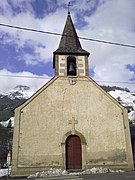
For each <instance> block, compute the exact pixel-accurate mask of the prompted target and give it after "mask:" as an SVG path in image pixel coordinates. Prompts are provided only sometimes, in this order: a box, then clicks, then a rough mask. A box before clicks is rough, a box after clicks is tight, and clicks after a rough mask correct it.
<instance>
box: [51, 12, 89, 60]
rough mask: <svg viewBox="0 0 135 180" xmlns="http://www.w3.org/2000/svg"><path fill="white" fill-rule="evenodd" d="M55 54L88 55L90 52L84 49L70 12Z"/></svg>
mask: <svg viewBox="0 0 135 180" xmlns="http://www.w3.org/2000/svg"><path fill="white" fill-rule="evenodd" d="M55 54H76V55H87V56H89V54H90V53H89V52H87V51H85V50H84V49H82V46H81V43H80V41H79V38H78V36H77V33H76V30H75V27H74V24H73V22H72V19H71V16H70V14H68V16H67V20H66V24H65V27H64V30H63V33H62V37H61V40H60V44H59V47H58V49H57V50H56V51H54V55H55ZM54 63H55V62H54Z"/></svg>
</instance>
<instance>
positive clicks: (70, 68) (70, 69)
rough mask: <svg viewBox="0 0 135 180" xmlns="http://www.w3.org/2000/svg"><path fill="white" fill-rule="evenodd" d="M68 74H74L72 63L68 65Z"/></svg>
mask: <svg viewBox="0 0 135 180" xmlns="http://www.w3.org/2000/svg"><path fill="white" fill-rule="evenodd" d="M69 72H70V73H71V72H72V73H74V72H75V68H74V64H73V63H70V65H69Z"/></svg>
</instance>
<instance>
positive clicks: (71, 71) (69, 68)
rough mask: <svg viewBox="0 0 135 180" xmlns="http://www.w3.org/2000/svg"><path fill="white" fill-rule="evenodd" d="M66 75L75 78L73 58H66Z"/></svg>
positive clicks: (74, 60)
mask: <svg viewBox="0 0 135 180" xmlns="http://www.w3.org/2000/svg"><path fill="white" fill-rule="evenodd" d="M67 75H68V76H76V58H75V57H74V56H68V58H67Z"/></svg>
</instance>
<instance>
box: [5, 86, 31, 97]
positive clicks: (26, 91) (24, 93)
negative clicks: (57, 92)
mask: <svg viewBox="0 0 135 180" xmlns="http://www.w3.org/2000/svg"><path fill="white" fill-rule="evenodd" d="M32 94H34V91H33V90H31V89H30V87H28V86H21V85H20V86H16V87H15V88H14V89H12V90H11V91H9V92H7V93H4V94H2V95H3V96H7V97H9V98H10V99H15V98H18V99H28V98H29V97H30V96H32Z"/></svg>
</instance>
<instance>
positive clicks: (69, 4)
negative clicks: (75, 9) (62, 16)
mask: <svg viewBox="0 0 135 180" xmlns="http://www.w3.org/2000/svg"><path fill="white" fill-rule="evenodd" d="M70 6H71V3H70V1H69V2H68V14H70Z"/></svg>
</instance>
